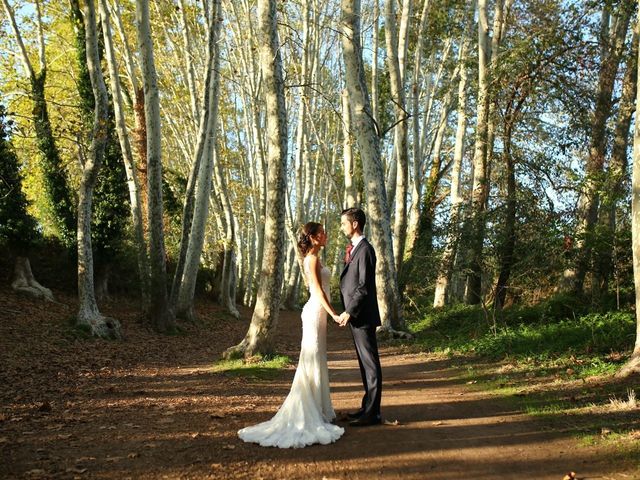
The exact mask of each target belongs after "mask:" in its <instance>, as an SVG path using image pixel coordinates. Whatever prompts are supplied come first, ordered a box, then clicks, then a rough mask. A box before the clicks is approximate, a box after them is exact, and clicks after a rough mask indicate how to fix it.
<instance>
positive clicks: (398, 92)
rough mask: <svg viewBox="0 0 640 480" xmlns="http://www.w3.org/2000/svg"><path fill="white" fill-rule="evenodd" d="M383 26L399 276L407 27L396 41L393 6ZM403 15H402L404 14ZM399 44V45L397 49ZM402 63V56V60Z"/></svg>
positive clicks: (403, 207)
mask: <svg viewBox="0 0 640 480" xmlns="http://www.w3.org/2000/svg"><path fill="white" fill-rule="evenodd" d="M410 3H411V1H410V0H405V1H404V4H405V5H406V6H410ZM385 5H386V7H385V23H386V33H385V37H386V43H387V68H388V69H389V77H390V80H391V82H390V83H391V96H392V99H393V103H394V112H395V121H396V123H397V125H396V126H395V127H394V129H393V131H394V148H393V150H394V152H395V155H392V157H391V159H390V160H389V161H390V162H393V161H397V170H396V181H395V223H394V227H393V236H394V239H395V242H394V243H393V259H394V263H395V266H396V270H397V272H398V273H400V272H401V271H402V261H403V258H404V246H405V242H406V238H407V190H408V189H407V187H408V180H409V150H408V144H407V138H408V133H409V122H408V118H407V111H406V106H405V104H406V102H405V95H404V81H403V76H402V74H403V71H404V65H402V66H401V65H400V59H399V58H398V56H399V52H400V51H403V52H404V50H405V49H406V35H407V27H406V25H405V28H404V35H405V38H402V39H400V41H399V39H398V34H397V29H396V18H395V10H394V2H392V1H387V2H385ZM404 13H406V12H403V14H404ZM399 43H400V44H401V45H399ZM402 63H404V53H403V58H402Z"/></svg>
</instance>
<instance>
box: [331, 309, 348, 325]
mask: <svg viewBox="0 0 640 480" xmlns="http://www.w3.org/2000/svg"><path fill="white" fill-rule="evenodd" d="M332 317H333V320H334V321H335V322H336V323H337V324H338V325H340V326H341V327H344V326H346V325H347V323H349V319H350V318H351V315H349V314H348V313H347V312H342V313H341V314H340V315H332Z"/></svg>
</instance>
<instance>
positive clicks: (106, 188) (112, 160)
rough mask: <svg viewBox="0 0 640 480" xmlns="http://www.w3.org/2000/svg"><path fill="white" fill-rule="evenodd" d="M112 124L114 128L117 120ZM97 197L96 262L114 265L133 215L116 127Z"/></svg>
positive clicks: (94, 214)
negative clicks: (131, 214) (112, 263)
mask: <svg viewBox="0 0 640 480" xmlns="http://www.w3.org/2000/svg"><path fill="white" fill-rule="evenodd" d="M110 123H111V125H112V126H113V121H111V122H110ZM94 195H95V202H94V206H93V217H92V221H93V224H92V227H91V236H92V242H93V248H94V249H95V251H96V261H98V262H100V263H110V262H111V261H112V260H113V258H114V257H115V256H116V255H117V254H118V253H119V252H120V251H121V250H122V248H123V242H124V240H125V235H126V229H127V224H128V221H129V212H130V209H129V193H128V190H127V178H126V172H125V170H124V162H123V160H122V153H121V151H120V145H119V144H118V142H117V140H116V139H115V134H114V128H110V129H109V139H108V140H107V147H106V150H105V155H104V160H103V163H102V168H101V169H100V173H99V174H98V181H97V183H96V187H95V192H94Z"/></svg>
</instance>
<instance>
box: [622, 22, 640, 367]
mask: <svg viewBox="0 0 640 480" xmlns="http://www.w3.org/2000/svg"><path fill="white" fill-rule="evenodd" d="M636 22H637V25H636V29H637V28H639V26H640V10H639V11H638V18H637V20H636ZM638 55H640V51H639V52H638ZM636 62H637V68H638V71H636V75H637V79H638V80H639V81H640V61H639V60H638V59H636ZM636 88H638V87H637V86H636ZM638 118H640V102H638V100H637V99H636V119H638ZM631 250H632V257H633V283H634V285H635V293H636V342H635V345H634V348H633V352H632V353H631V358H629V360H628V361H627V362H626V363H625V365H624V366H623V367H622V368H621V369H620V370H619V371H618V372H617V373H616V376H619V377H628V376H629V375H631V374H633V373H639V372H640V122H638V121H637V120H636V122H635V127H634V130H633V168H632V178H631Z"/></svg>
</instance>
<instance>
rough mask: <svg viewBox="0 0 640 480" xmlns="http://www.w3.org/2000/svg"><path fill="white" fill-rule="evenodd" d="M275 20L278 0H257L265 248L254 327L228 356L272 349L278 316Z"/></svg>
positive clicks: (279, 99)
mask: <svg viewBox="0 0 640 480" xmlns="http://www.w3.org/2000/svg"><path fill="white" fill-rule="evenodd" d="M276 20H277V19H276V1H275V0H258V23H259V32H260V36H259V44H260V47H259V50H260V63H261V66H262V76H263V81H264V92H265V98H266V102H265V103H266V112H267V134H268V151H267V155H268V158H267V165H268V171H267V182H266V185H267V202H266V206H267V215H266V222H265V227H264V232H265V233H264V253H263V256H262V265H261V275H262V276H261V279H260V287H259V289H258V297H257V300H256V307H255V309H254V312H253V316H252V318H251V325H250V326H249V331H248V332H247V334H246V336H245V338H244V339H243V340H242V342H240V344H238V345H236V346H235V347H231V348H229V349H228V350H227V351H226V352H225V357H227V358H231V357H242V356H244V357H251V356H254V355H257V354H265V353H269V352H270V351H272V349H273V344H272V338H273V332H274V329H275V327H276V325H277V322H278V314H279V311H278V310H279V308H280V296H281V286H282V279H283V275H284V254H285V252H284V248H285V245H284V243H285V242H284V240H285V239H284V228H285V225H284V222H285V195H286V191H287V188H286V166H287V112H286V109H285V97H284V80H283V77H282V58H281V55H280V47H279V41H278V30H277V21H276Z"/></svg>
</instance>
